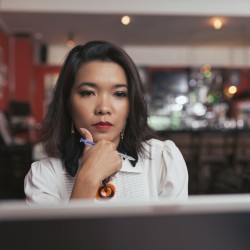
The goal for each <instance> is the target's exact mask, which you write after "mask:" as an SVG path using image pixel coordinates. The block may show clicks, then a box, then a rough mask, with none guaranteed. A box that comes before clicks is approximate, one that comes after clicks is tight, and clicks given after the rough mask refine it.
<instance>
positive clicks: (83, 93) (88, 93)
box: [80, 90, 94, 96]
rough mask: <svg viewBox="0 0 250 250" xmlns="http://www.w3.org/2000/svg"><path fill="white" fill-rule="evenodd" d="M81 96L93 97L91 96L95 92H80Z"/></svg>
mask: <svg viewBox="0 0 250 250" xmlns="http://www.w3.org/2000/svg"><path fill="white" fill-rule="evenodd" d="M80 95H81V96H91V95H94V92H93V91H91V90H83V91H81V92H80Z"/></svg>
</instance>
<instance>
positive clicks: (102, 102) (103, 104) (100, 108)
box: [95, 96, 111, 115]
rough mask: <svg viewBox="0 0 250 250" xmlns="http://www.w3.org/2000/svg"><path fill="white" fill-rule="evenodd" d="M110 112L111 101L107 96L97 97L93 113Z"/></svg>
mask: <svg viewBox="0 0 250 250" xmlns="http://www.w3.org/2000/svg"><path fill="white" fill-rule="evenodd" d="M107 114H111V103H110V100H109V98H108V97H107V96H100V97H98V100H97V103H96V107H95V115H107Z"/></svg>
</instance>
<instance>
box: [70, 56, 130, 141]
mask: <svg viewBox="0 0 250 250" xmlns="http://www.w3.org/2000/svg"><path fill="white" fill-rule="evenodd" d="M70 104H71V112H72V119H73V122H74V124H75V126H76V128H77V129H78V130H79V128H86V129H88V130H89V131H90V133H91V134H92V136H93V139H94V142H97V141H99V140H102V139H104V140H108V141H112V142H114V143H115V144H116V146H118V144H119V141H120V134H121V132H122V130H123V128H124V126H125V124H126V120H127V117H128V112H129V99H128V83H127V78H126V74H125V71H124V70H123V68H122V67H121V66H120V65H118V64H116V63H114V62H103V61H97V60H96V61H92V62H89V63H86V64H83V65H82V66H81V67H80V68H79V70H78V72H77V74H76V80H75V83H74V85H73V87H72V90H71V95H70Z"/></svg>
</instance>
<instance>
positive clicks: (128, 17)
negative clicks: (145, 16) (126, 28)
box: [121, 16, 130, 25]
mask: <svg viewBox="0 0 250 250" xmlns="http://www.w3.org/2000/svg"><path fill="white" fill-rule="evenodd" d="M121 22H122V24H123V25H128V24H129V23H130V16H123V17H122V18H121Z"/></svg>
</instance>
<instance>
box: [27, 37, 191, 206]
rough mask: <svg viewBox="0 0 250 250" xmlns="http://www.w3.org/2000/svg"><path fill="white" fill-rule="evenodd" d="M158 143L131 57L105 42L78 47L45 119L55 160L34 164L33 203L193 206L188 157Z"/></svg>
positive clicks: (29, 197)
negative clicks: (162, 201)
mask: <svg viewBox="0 0 250 250" xmlns="http://www.w3.org/2000/svg"><path fill="white" fill-rule="evenodd" d="M153 138H156V136H155V134H154V132H153V131H152V130H151V129H150V128H149V126H148V125H147V108H146V102H145V99H144V92H143V86H142V83H141V80H140V77H139V75H138V72H137V69H136V66H135V65H134V63H133V61H132V60H131V58H130V57H129V56H128V55H127V54H126V53H125V52H124V51H123V50H122V49H121V48H119V47H118V46H116V45H114V44H111V43H108V42H104V41H92V42H88V43H86V44H85V45H79V46H76V47H75V48H73V49H72V50H71V51H70V52H69V54H68V56H67V58H66V60H65V63H64V65H63V67H62V70H61V73H60V75H59V78H58V81H57V84H56V86H55V92H54V96H53V99H52V102H51V104H50V106H49V108H48V113H47V116H46V117H45V121H44V127H43V142H44V146H45V152H46V153H47V155H48V158H45V159H42V160H40V161H38V162H35V163H33V164H32V167H31V169H30V171H29V173H28V174H27V176H26V178H25V193H26V197H27V202H29V203H37V204H41V203H60V202H68V201H69V200H70V199H95V198H97V199H101V200H106V199H110V198H112V200H142V199H158V198H159V197H166V198H172V199H186V198H187V195H188V174H187V168H186V164H185V161H184V159H183V157H182V155H181V153H180V151H179V150H178V148H177V147H176V146H175V144H174V143H173V142H172V141H165V142H162V141H160V140H157V139H153ZM82 139H84V140H82ZM82 142H84V143H82ZM120 153H122V154H123V155H125V158H124V157H121V155H120ZM126 155H127V156H129V157H131V158H133V160H131V158H129V159H127V157H126Z"/></svg>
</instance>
